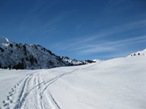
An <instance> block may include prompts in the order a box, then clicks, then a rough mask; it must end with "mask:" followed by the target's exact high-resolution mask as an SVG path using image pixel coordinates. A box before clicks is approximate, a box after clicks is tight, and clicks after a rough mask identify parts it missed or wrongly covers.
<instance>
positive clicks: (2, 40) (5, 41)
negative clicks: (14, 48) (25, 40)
mask: <svg viewBox="0 0 146 109" xmlns="http://www.w3.org/2000/svg"><path fill="white" fill-rule="evenodd" d="M8 42H9V39H8V38H6V37H0V44H1V45H2V44H4V43H8Z"/></svg>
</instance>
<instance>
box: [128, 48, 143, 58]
mask: <svg viewBox="0 0 146 109" xmlns="http://www.w3.org/2000/svg"><path fill="white" fill-rule="evenodd" d="M142 55H146V49H144V50H142V51H137V52H135V53H131V54H130V55H129V56H128V57H131V56H142Z"/></svg>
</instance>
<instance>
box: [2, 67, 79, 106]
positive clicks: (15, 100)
mask: <svg viewBox="0 0 146 109" xmlns="http://www.w3.org/2000/svg"><path fill="white" fill-rule="evenodd" d="M77 70H78V69H77ZM77 70H73V71H71V72H66V73H62V74H59V75H56V76H55V77H53V78H51V79H50V80H48V81H45V80H43V78H42V75H41V72H34V73H30V74H27V75H26V77H25V78H24V79H22V80H20V81H19V82H18V83H16V84H15V85H14V87H13V88H11V91H10V92H9V94H8V95H7V99H6V100H3V107H2V109H30V108H31V109H61V107H60V106H59V105H58V103H57V101H56V100H55V98H54V97H53V95H52V94H51V92H50V91H49V86H50V85H51V84H53V83H54V82H55V81H57V80H58V79H59V78H61V77H63V76H65V75H68V74H71V73H73V72H75V71H77Z"/></svg>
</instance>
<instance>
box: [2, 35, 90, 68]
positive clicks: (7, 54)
mask: <svg viewBox="0 0 146 109" xmlns="http://www.w3.org/2000/svg"><path fill="white" fill-rule="evenodd" d="M91 62H92V61H91ZM86 63H89V62H88V61H78V60H72V59H70V58H68V57H60V56H57V55H55V54H54V53H52V52H51V51H50V50H47V49H46V48H44V47H42V46H41V45H35V44H33V45H31V44H21V43H20V44H18V43H15V42H10V41H9V40H8V39H7V38H4V37H1V38H0V68H12V69H41V68H54V67H61V66H71V65H72V66H73V65H83V64H86Z"/></svg>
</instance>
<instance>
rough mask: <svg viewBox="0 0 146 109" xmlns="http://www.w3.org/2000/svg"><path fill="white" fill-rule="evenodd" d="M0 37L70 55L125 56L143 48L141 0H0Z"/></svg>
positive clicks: (145, 24)
mask: <svg viewBox="0 0 146 109" xmlns="http://www.w3.org/2000/svg"><path fill="white" fill-rule="evenodd" d="M0 36H5V37H7V38H8V39H9V40H11V41H15V42H18V43H30V44H40V45H42V46H44V47H45V48H48V49H50V50H51V51H52V52H54V53H55V54H57V55H61V56H68V57H71V58H76V59H110V58H114V57H121V56H127V55H129V54H130V53H131V52H135V51H137V50H142V49H145V48H146V0H0Z"/></svg>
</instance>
